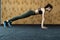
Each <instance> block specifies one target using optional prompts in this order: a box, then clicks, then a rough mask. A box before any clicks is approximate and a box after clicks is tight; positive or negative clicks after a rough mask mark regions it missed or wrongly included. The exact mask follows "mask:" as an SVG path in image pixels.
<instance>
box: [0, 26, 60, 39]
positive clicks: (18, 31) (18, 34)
mask: <svg viewBox="0 0 60 40" xmlns="http://www.w3.org/2000/svg"><path fill="white" fill-rule="evenodd" d="M47 27H48V29H45V30H44V29H41V27H40V25H20V26H13V27H6V28H4V27H3V26H0V40H60V27H59V26H47Z"/></svg>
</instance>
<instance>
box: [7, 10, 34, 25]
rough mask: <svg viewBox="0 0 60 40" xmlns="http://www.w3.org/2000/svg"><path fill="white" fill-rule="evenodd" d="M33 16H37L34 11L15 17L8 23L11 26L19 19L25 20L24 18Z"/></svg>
mask: <svg viewBox="0 0 60 40" xmlns="http://www.w3.org/2000/svg"><path fill="white" fill-rule="evenodd" d="M31 15H35V12H34V11H32V10H29V11H28V12H25V13H24V14H23V15H20V16H16V17H13V18H12V19H9V20H8V21H7V22H8V25H9V26H11V24H12V22H13V21H16V20H18V19H23V18H27V17H29V16H31Z"/></svg>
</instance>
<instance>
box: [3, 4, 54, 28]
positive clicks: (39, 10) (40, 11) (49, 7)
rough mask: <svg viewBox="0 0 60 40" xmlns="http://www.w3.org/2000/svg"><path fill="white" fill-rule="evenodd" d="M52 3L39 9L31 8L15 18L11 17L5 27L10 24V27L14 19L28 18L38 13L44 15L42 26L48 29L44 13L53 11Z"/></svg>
mask: <svg viewBox="0 0 60 40" xmlns="http://www.w3.org/2000/svg"><path fill="white" fill-rule="evenodd" d="M52 8H53V7H52V5H51V4H47V5H46V6H45V7H44V8H38V9H37V10H35V11H33V10H29V11H27V12H25V13H24V14H23V15H19V16H16V17H13V18H11V19H9V20H7V21H4V23H3V24H4V27H6V26H9V27H11V25H12V22H13V21H16V20H18V19H22V18H27V17H29V16H31V15H37V14H41V15H42V22H41V28H44V29H46V28H47V27H44V26H43V23H44V20H45V19H44V14H45V11H49V12H50V11H51V10H52Z"/></svg>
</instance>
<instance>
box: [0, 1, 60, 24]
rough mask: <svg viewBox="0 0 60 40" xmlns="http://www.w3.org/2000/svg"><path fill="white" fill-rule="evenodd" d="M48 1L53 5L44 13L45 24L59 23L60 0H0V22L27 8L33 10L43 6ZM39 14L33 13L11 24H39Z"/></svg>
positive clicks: (19, 13) (21, 12) (20, 13)
mask: <svg viewBox="0 0 60 40" xmlns="http://www.w3.org/2000/svg"><path fill="white" fill-rule="evenodd" d="M48 3H50V4H52V5H53V10H52V11H51V12H50V13H49V12H46V14H45V24H60V9H59V7H60V0H2V19H1V20H2V22H1V23H3V21H5V20H7V19H10V18H13V17H15V16H18V15H22V14H24V12H26V11H28V10H30V9H31V10H35V9H37V8H39V7H40V8H41V7H44V6H45V5H47V4H48ZM40 23H41V15H34V16H30V17H28V18H24V19H19V20H16V21H14V22H13V24H40Z"/></svg>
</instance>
